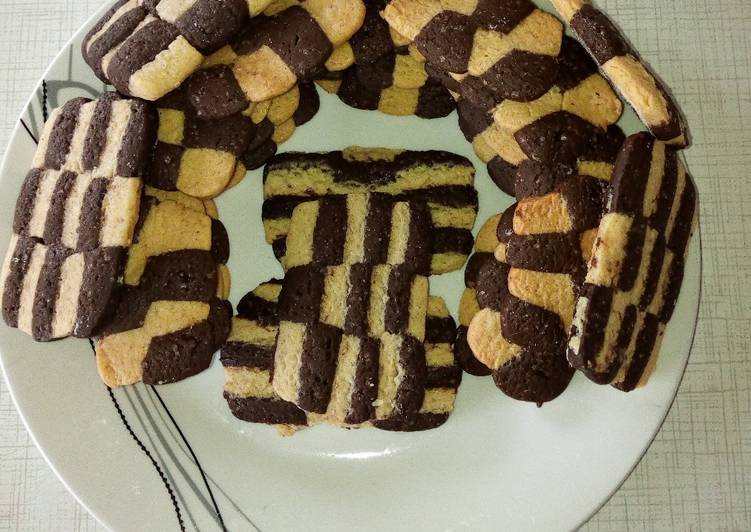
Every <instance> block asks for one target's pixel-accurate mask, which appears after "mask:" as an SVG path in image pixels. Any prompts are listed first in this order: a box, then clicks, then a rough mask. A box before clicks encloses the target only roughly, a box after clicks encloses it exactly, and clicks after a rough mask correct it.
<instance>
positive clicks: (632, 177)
mask: <svg viewBox="0 0 751 532" xmlns="http://www.w3.org/2000/svg"><path fill="white" fill-rule="evenodd" d="M612 188H613V190H612V194H611V196H610V198H609V202H608V206H607V209H606V213H605V215H604V216H603V219H602V222H601V223H600V226H599V229H598V231H597V234H596V237H595V238H594V240H593V241H594V247H593V251H592V258H591V259H590V261H589V263H588V267H587V272H586V279H585V282H584V286H583V287H582V290H581V293H580V295H579V298H578V300H577V302H576V314H575V316H574V323H573V326H572V328H571V334H570V338H569V343H568V359H569V362H570V363H571V364H572V365H573V366H574V367H575V368H577V369H579V370H581V371H582V372H583V373H584V374H585V375H587V376H588V377H589V378H590V379H592V380H594V381H595V382H598V383H612V384H613V385H614V386H616V387H617V388H619V389H621V390H624V391H629V390H632V389H634V388H635V387H637V386H639V385H643V384H645V383H646V382H647V380H648V379H649V377H650V375H651V374H652V372H653V370H654V368H655V364H656V359H657V355H658V354H659V350H660V343H661V340H662V336H663V334H664V330H665V326H666V325H667V323H668V321H669V320H670V317H671V315H672V313H673V309H674V308H675V304H676V301H677V300H678V294H679V293H680V287H681V283H682V281H683V269H684V261H685V256H686V253H687V251H688V243H689V241H690V238H691V235H692V233H693V231H694V229H695V227H696V225H697V219H698V208H697V207H698V206H697V196H696V188H695V187H694V184H693V180H692V179H691V176H690V175H688V174H687V172H686V169H685V167H684V165H683V163H682V162H681V160H680V159H679V158H678V154H677V153H676V149H675V148H674V147H671V146H669V145H666V144H665V143H663V142H661V141H658V140H656V139H655V138H654V137H652V136H651V135H649V134H647V133H638V134H636V135H632V136H631V137H629V138H628V139H627V140H626V142H625V144H624V145H623V148H622V149H621V151H620V152H619V154H618V159H617V160H616V165H615V171H614V174H613V183H612Z"/></svg>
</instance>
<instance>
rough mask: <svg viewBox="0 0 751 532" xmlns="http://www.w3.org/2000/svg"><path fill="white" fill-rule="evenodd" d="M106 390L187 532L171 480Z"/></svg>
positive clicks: (92, 348) (90, 341) (112, 395)
mask: <svg viewBox="0 0 751 532" xmlns="http://www.w3.org/2000/svg"><path fill="white" fill-rule="evenodd" d="M89 345H91V350H92V351H94V354H96V349H95V348H94V342H93V341H92V340H91V339H89ZM105 388H107V393H108V394H109V396H110V399H111V400H112V404H113V405H114V406H115V410H116V411H117V415H118V416H119V417H120V421H122V422H123V425H124V426H125V430H127V431H128V434H130V436H131V438H133V441H135V442H136V445H138V448H139V449H141V451H143V453H144V454H145V455H146V457H147V458H148V459H149V461H150V462H151V465H153V466H154V469H156V472H157V474H158V475H159V478H160V479H161V480H162V483H163V484H164V487H165V488H166V489H167V494H168V495H169V498H170V500H171V501H172V507H173V508H174V509H175V515H176V516H177V522H178V524H179V525H180V530H181V531H182V532H185V523H184V522H183V517H182V514H181V513H180V505H178V504H177V498H176V497H175V492H174V491H173V490H172V486H171V485H170V483H169V480H167V476H166V475H165V474H164V471H162V468H161V467H159V464H158V463H157V461H156V460H155V459H154V457H153V456H152V455H151V453H150V452H149V450H148V449H147V448H146V446H145V445H144V444H143V442H142V441H141V440H140V439H139V438H138V436H136V433H135V432H133V429H132V428H131V426H130V423H128V420H127V419H126V418H125V413H124V412H123V410H122V408H120V403H118V401H117V398H116V397H115V394H114V393H112V388H110V387H109V386H105Z"/></svg>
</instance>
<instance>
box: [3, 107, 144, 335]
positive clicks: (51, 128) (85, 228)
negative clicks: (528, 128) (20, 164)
mask: <svg viewBox="0 0 751 532" xmlns="http://www.w3.org/2000/svg"><path fill="white" fill-rule="evenodd" d="M155 133H156V119H155V113H154V111H153V109H151V107H150V106H149V105H148V104H145V103H144V102H139V101H134V100H126V99H123V98H120V97H119V96H117V95H115V94H114V93H108V94H105V95H104V96H102V97H101V98H99V99H98V100H94V101H91V100H88V99H85V98H76V99H74V100H71V101H69V102H67V103H66V104H65V105H63V106H62V107H60V108H58V109H55V110H54V111H53V112H52V113H51V116H50V118H49V120H48V121H47V123H46V124H45V126H44V130H43V132H42V135H41V138H40V142H39V146H38V148H37V151H36V153H35V155H34V158H33V161H32V166H33V168H32V170H31V171H30V172H29V173H28V174H27V176H26V178H25V180H24V182H23V185H22V187H21V191H20V193H19V195H18V199H17V201H16V209H15V216H14V220H13V237H12V238H11V242H10V246H9V248H8V251H7V254H6V258H5V261H4V267H3V269H2V272H1V273H0V298H1V299H2V307H3V317H4V319H5V321H6V323H8V325H10V326H12V327H18V328H19V329H21V330H22V331H24V332H26V333H28V334H30V335H31V336H32V337H33V338H34V339H36V340H41V341H47V340H54V339H57V338H63V337H65V336H70V335H73V336H80V337H87V336H89V335H91V333H92V331H93V329H94V327H95V326H96V325H97V323H98V322H99V321H100V320H101V319H102V316H103V315H104V313H105V311H106V308H107V302H108V299H109V297H110V294H111V293H112V290H113V287H114V285H115V280H116V277H117V276H118V274H119V271H120V267H121V262H122V257H123V256H124V249H125V248H127V247H128V246H129V245H130V243H131V241H132V238H133V232H134V228H135V225H136V221H137V219H138V206H139V201H140V195H141V176H142V175H143V174H144V171H145V166H146V162H147V159H148V150H149V149H150V148H151V146H152V145H153V143H154V137H155Z"/></svg>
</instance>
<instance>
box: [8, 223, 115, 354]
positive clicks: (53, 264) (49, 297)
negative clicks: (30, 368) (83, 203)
mask: <svg viewBox="0 0 751 532" xmlns="http://www.w3.org/2000/svg"><path fill="white" fill-rule="evenodd" d="M122 255H123V250H122V248H119V247H106V248H105V247H98V248H93V249H88V250H81V251H74V250H72V249H70V248H67V247H65V246H62V245H60V244H57V243H52V244H49V245H46V244H43V243H41V242H40V241H39V240H37V239H36V238H31V237H28V236H19V235H17V234H16V235H13V236H12V237H11V241H10V244H9V246H8V253H7V255H6V257H5V261H4V263H3V267H2V271H0V300H1V301H2V312H3V319H4V320H5V323H7V324H8V325H9V326H10V327H15V328H18V329H20V330H21V331H23V332H25V333H26V334H28V335H30V336H31V337H32V338H34V340H37V341H49V340H55V339H58V338H64V337H66V336H78V337H88V336H90V335H91V333H92V331H93V329H94V327H95V326H96V325H97V323H99V321H100V320H101V319H102V316H104V315H105V313H106V310H107V303H108V301H109V298H110V295H111V294H112V292H113V288H114V285H115V279H116V278H117V275H118V273H119V271H120V266H121V263H122Z"/></svg>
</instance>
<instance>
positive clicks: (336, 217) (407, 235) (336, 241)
mask: <svg viewBox="0 0 751 532" xmlns="http://www.w3.org/2000/svg"><path fill="white" fill-rule="evenodd" d="M432 229H433V225H432V222H431V220H430V211H429V210H428V207H427V205H425V203H422V202H417V201H409V202H405V201H394V198H393V196H389V195H387V194H378V193H374V194H347V195H339V196H324V197H322V198H321V199H318V200H314V201H308V202H305V203H301V204H299V205H298V206H297V207H295V210H294V211H293V212H292V217H291V219H290V224H289V233H288V235H287V253H286V254H285V256H284V259H283V261H282V265H283V266H284V268H285V269H290V268H294V267H296V266H306V265H314V266H331V265H336V264H356V263H365V264H392V265H402V266H404V267H406V268H410V269H412V270H413V271H415V272H417V273H420V274H422V275H428V274H429V273H430V261H431V248H430V236H431V231H432Z"/></svg>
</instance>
